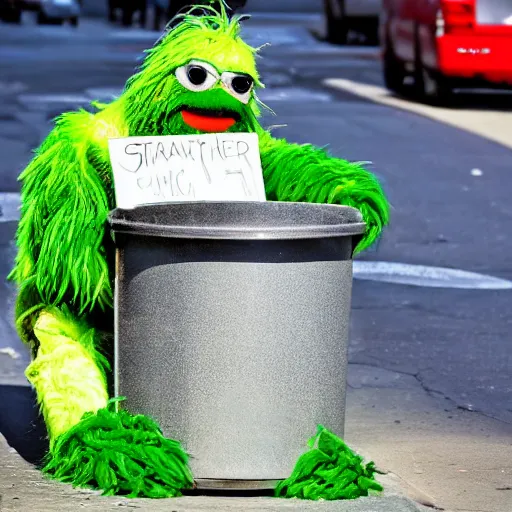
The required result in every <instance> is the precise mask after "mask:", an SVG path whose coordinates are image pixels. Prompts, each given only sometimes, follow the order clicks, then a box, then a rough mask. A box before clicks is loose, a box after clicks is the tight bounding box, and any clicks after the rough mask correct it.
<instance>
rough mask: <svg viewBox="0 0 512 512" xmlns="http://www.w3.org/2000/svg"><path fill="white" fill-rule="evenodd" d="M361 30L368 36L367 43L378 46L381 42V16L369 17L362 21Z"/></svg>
mask: <svg viewBox="0 0 512 512" xmlns="http://www.w3.org/2000/svg"><path fill="white" fill-rule="evenodd" d="M361 32H362V33H363V35H364V36H365V37H366V44H367V45H369V46H378V45H379V43H380V37H379V18H378V17H376V16H375V17H373V16H372V17H370V16H369V17H368V18H367V19H365V20H364V21H363V23H361Z"/></svg>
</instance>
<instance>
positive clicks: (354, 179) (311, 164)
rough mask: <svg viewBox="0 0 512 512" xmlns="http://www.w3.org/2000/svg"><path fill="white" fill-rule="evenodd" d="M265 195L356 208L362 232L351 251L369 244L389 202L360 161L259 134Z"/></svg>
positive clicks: (386, 214)
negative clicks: (362, 234)
mask: <svg viewBox="0 0 512 512" xmlns="http://www.w3.org/2000/svg"><path fill="white" fill-rule="evenodd" d="M260 152H261V157H262V166H263V173H264V177H265V190H266V192H267V199H269V200H276V201H299V202H308V203H335V204H342V205H346V206H352V207H354V208H357V209H358V210H359V211H360V212H361V214H362V216H363V219H364V221H365V222H366V233H365V235H364V237H363V239H362V240H361V242H360V243H359V244H358V246H357V248H356V250H355V252H356V253H358V252H361V251H363V250H364V249H367V248H368V247H370V246H371V245H372V244H373V243H374V242H375V240H377V238H378V237H379V235H380V233H381V231H382V228H383V227H384V226H385V225H386V224H387V223H388V222H389V204H388V201H387V199H386V197H385V195H384V192H383V191H382V187H381V185H380V183H379V182H378V180H377V178H375V176H374V175H373V174H371V173H370V172H368V171H367V170H365V169H364V168H363V167H362V166H361V165H360V164H357V163H350V162H348V161H346V160H341V159H338V158H334V157H331V156H330V155H328V154H327V153H326V152H325V151H324V150H322V149H319V148H316V147H314V146H311V145H309V144H304V145H298V144H290V143H288V142H287V141H285V140H282V139H273V138H271V137H270V136H269V135H268V134H266V133H265V132H262V133H261V134H260Z"/></svg>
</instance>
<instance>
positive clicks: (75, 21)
mask: <svg viewBox="0 0 512 512" xmlns="http://www.w3.org/2000/svg"><path fill="white" fill-rule="evenodd" d="M69 22H70V23H71V26H73V27H78V16H73V17H72V18H71V19H70V20H69Z"/></svg>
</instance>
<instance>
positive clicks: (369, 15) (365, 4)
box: [324, 0, 382, 44]
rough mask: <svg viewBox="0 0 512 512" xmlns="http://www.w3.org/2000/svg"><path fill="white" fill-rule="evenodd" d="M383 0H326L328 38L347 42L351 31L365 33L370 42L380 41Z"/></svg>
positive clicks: (342, 42)
mask: <svg viewBox="0 0 512 512" xmlns="http://www.w3.org/2000/svg"><path fill="white" fill-rule="evenodd" d="M381 6H382V0H324V11H325V17H326V23H327V39H328V40H329V41H331V42H333V43H341V44H346V43H347V42H348V34H349V31H351V30H353V31H355V32H360V33H362V34H364V35H365V36H366V37H367V39H368V42H369V43H370V44H377V43H378V41H379V16H380V11H381Z"/></svg>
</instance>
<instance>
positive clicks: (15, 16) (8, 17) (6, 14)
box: [0, 9, 21, 23]
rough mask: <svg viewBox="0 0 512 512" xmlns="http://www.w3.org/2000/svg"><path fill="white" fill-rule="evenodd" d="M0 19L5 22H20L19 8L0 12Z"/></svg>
mask: <svg viewBox="0 0 512 512" xmlns="http://www.w3.org/2000/svg"><path fill="white" fill-rule="evenodd" d="M0 19H1V20H3V21H5V22H6V23H21V9H7V10H5V11H2V12H0Z"/></svg>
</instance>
